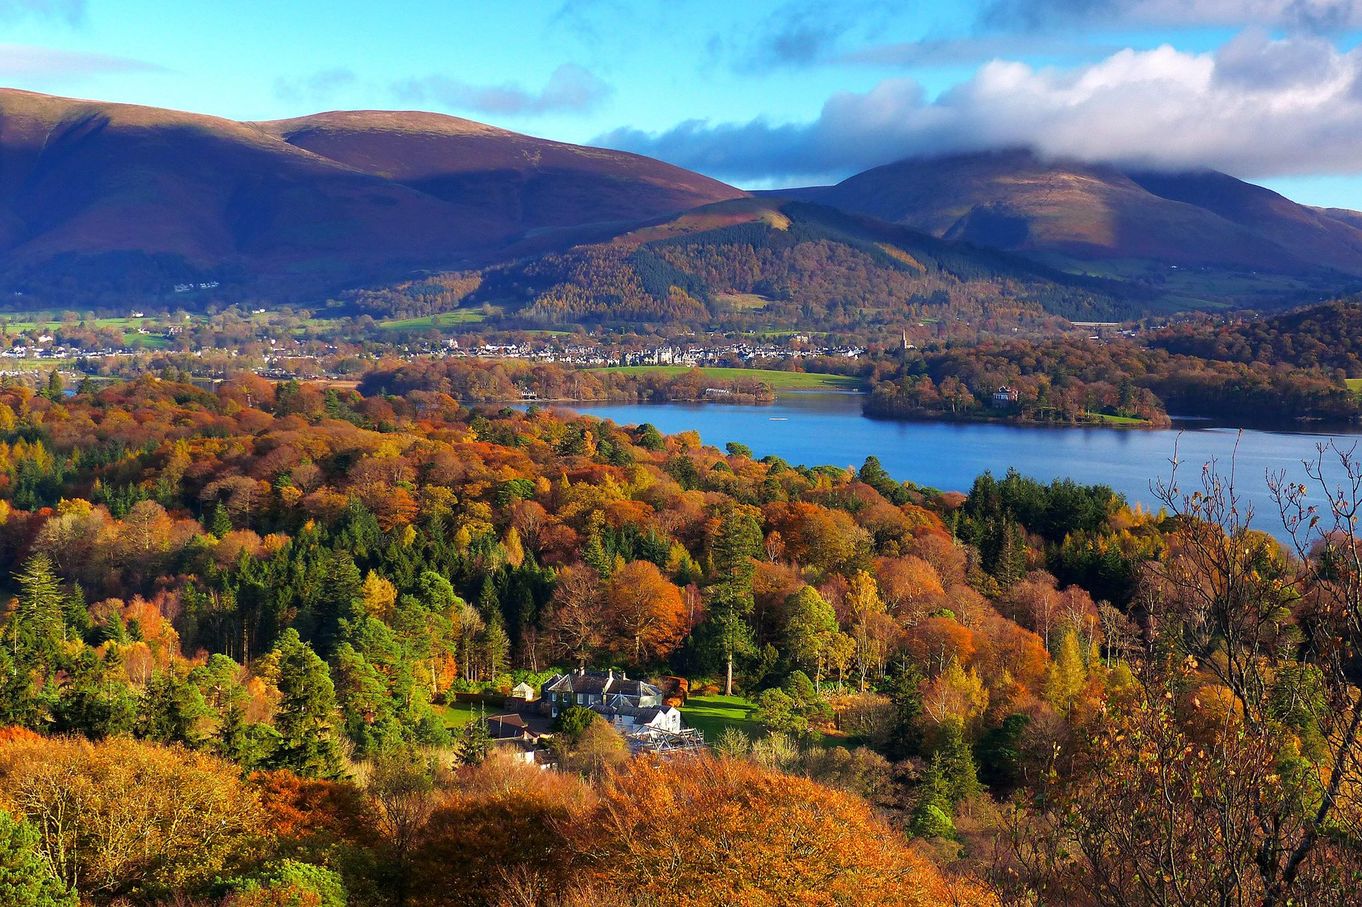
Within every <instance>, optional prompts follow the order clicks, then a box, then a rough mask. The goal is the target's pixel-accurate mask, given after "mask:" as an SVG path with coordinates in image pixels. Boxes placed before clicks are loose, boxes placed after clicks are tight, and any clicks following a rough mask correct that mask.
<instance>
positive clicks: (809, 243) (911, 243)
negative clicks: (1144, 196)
mask: <svg viewBox="0 0 1362 907" xmlns="http://www.w3.org/2000/svg"><path fill="white" fill-rule="evenodd" d="M465 304H466V305H479V304H486V305H488V306H494V307H496V308H498V309H499V310H500V311H502V312H503V313H505V315H506V316H507V317H508V318H511V319H513V320H518V321H519V322H520V323H521V324H523V325H526V326H533V325H541V324H558V323H600V322H611V323H622V322H648V323H663V322H669V323H677V322H680V323H687V324H693V325H705V324H716V323H717V324H722V325H724V326H726V327H735V328H744V329H749V330H757V329H791V330H792V329H801V330H807V329H808V328H810V327H816V329H821V330H855V329H860V328H865V327H873V326H877V325H885V324H889V325H901V324H902V323H903V322H904V321H905V319H907V320H910V321H911V320H913V319H926V320H931V321H936V320H938V319H941V318H942V317H943V316H949V320H951V321H952V322H953V323H957V324H959V325H960V326H965V325H971V324H973V325H980V324H982V323H984V322H988V321H990V320H997V319H1001V320H1002V321H1005V322H1006V323H1007V324H1009V325H1014V326H1015V325H1017V324H1019V323H1024V322H1030V323H1033V324H1039V323H1040V322H1043V321H1045V320H1046V319H1049V318H1052V317H1053V316H1056V315H1058V316H1061V317H1065V318H1074V319H1080V320H1081V319H1091V318H1108V317H1118V316H1120V315H1123V314H1128V313H1129V312H1131V311H1134V310H1135V309H1137V308H1138V307H1139V304H1140V302H1139V298H1138V297H1137V296H1135V295H1133V294H1131V293H1130V292H1129V291H1128V288H1126V287H1124V286H1122V285H1119V284H1114V283H1112V282H1109V281H1098V280H1091V279H1082V278H1076V277H1073V276H1070V275H1065V274H1061V273H1059V272H1057V271H1054V270H1051V269H1049V268H1046V267H1044V266H1041V265H1037V264H1036V263H1034V262H1031V261H1028V260H1026V259H1024V258H1020V257H1017V256H1013V255H1007V254H1003V253H999V252H996V251H991V250H985V249H978V248H974V247H971V246H968V245H964V244H960V243H955V242H950V241H944V240H940V239H936V238H934V237H932V236H928V235H926V234H924V233H921V232H918V231H914V230H908V229H905V228H902V227H896V226H891V225H888V224H884V223H881V222H877V221H873V220H868V219H864V218H859V217H853V216H849V215H846V214H844V213H841V212H838V211H836V210H834V209H831V208H826V207H823V206H818V205H811V204H807V203H800V202H774V201H769V200H758V199H739V200H735V201H730V202H722V203H719V204H716V205H711V206H707V207H704V208H701V209H697V210H695V211H691V212H687V213H686V214H683V215H681V216H679V217H677V218H672V219H669V220H665V221H661V222H658V223H654V224H651V225H649V226H646V227H642V228H639V229H637V230H633V231H630V232H627V233H625V234H622V235H621V236H619V237H617V238H616V239H614V240H612V241H610V242H607V243H595V244H587V245H581V246H577V247H574V248H572V249H570V250H568V251H566V252H562V253H555V254H550V255H543V256H538V257H534V258H530V259H527V260H524V261H520V262H516V263H513V264H510V265H506V266H501V267H496V268H492V269H489V270H487V271H485V272H484V273H483V274H482V275H481V282H480V285H479V286H478V288H477V290H476V291H475V292H473V293H472V294H471V295H470V296H469V297H467V300H466V303H465Z"/></svg>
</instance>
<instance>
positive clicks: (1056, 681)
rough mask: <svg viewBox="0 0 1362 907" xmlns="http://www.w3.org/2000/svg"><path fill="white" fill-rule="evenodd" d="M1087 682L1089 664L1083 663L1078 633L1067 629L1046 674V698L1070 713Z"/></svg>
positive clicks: (1060, 709)
mask: <svg viewBox="0 0 1362 907" xmlns="http://www.w3.org/2000/svg"><path fill="white" fill-rule="evenodd" d="M1087 682H1088V666H1087V665H1086V664H1084V663H1083V653H1082V652H1080V651H1079V649H1078V634H1077V633H1075V632H1074V631H1073V630H1069V629H1066V630H1065V631H1064V635H1063V636H1061V637H1060V639H1059V646H1058V648H1057V649H1056V650H1055V658H1054V661H1053V662H1051V664H1050V667H1049V670H1048V671H1047V672H1046V675H1045V698H1046V699H1048V700H1049V701H1050V704H1051V705H1053V706H1054V707H1055V708H1056V709H1058V710H1059V711H1061V712H1063V713H1065V714H1068V712H1069V709H1070V708H1072V707H1073V703H1074V700H1075V699H1077V698H1078V696H1079V694H1080V693H1082V692H1083V687H1084V686H1086V685H1087Z"/></svg>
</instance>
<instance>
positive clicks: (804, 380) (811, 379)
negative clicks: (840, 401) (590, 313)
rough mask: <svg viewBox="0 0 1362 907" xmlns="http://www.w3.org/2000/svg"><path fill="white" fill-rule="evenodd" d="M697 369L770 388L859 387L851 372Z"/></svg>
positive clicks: (644, 368)
mask: <svg viewBox="0 0 1362 907" xmlns="http://www.w3.org/2000/svg"><path fill="white" fill-rule="evenodd" d="M596 371H612V372H623V373H624V374H626V375H646V374H649V373H656V374H660V375H684V374H686V373H687V372H690V371H692V369H691V368H690V367H689V366H685V365H626V366H617V367H612V368H610V369H597V370H596ZM699 371H701V372H703V373H704V375H705V376H706V377H708V378H718V379H720V380H723V381H742V380H751V379H755V380H757V381H765V382H766V383H767V384H769V385H771V387H772V389H774V390H858V389H859V388H860V387H861V386H862V382H861V379H860V378H857V377H855V376H853V375H819V374H815V373H813V372H783V371H779V370H777V369H767V368H721V367H718V366H705V367H703V368H701V369H700V370H699Z"/></svg>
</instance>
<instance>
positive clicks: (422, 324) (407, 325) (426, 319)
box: [378, 312, 487, 331]
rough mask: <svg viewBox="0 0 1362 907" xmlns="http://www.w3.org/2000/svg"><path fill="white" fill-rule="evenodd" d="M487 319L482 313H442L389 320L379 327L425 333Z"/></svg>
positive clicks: (381, 322)
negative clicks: (432, 329)
mask: <svg viewBox="0 0 1362 907" xmlns="http://www.w3.org/2000/svg"><path fill="white" fill-rule="evenodd" d="M486 318H487V316H486V315H484V314H483V313H482V312H441V313H440V314H439V315H422V316H421V317H419V318H388V319H385V320H383V321H380V322H378V326H379V328H381V329H382V330H385V331H423V330H429V329H430V328H447V327H453V326H454V325H458V324H474V323H476V322H479V321H483V320H485V319H486Z"/></svg>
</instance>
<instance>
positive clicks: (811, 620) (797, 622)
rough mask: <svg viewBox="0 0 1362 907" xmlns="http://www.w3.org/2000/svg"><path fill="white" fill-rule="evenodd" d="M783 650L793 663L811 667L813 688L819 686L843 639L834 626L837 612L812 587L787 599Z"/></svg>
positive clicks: (801, 590)
mask: <svg viewBox="0 0 1362 907" xmlns="http://www.w3.org/2000/svg"><path fill="white" fill-rule="evenodd" d="M785 607H786V611H787V613H788V614H789V617H788V618H787V620H786V622H785V651H786V652H787V653H788V654H789V656H790V658H792V659H793V660H794V661H795V663H796V664H799V665H800V666H802V667H806V668H810V669H811V670H812V671H813V672H814V673H813V683H814V687H815V689H821V684H822V681H823V674H824V672H825V671H826V670H827V667H828V664H829V662H830V660H831V659H832V658H833V657H834V654H835V650H836V648H837V647H838V643H839V641H840V640H841V639H843V638H844V637H843V634H842V632H841V631H840V630H839V629H838V627H837V614H836V612H834V611H833V610H832V605H830V604H828V602H827V599H825V598H823V596H821V595H819V594H818V590H816V589H814V588H813V587H812V586H805V587H804V588H802V589H800V590H799V591H798V592H796V593H795V594H794V595H792V596H790V599H789V601H787V602H786V605H785Z"/></svg>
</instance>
